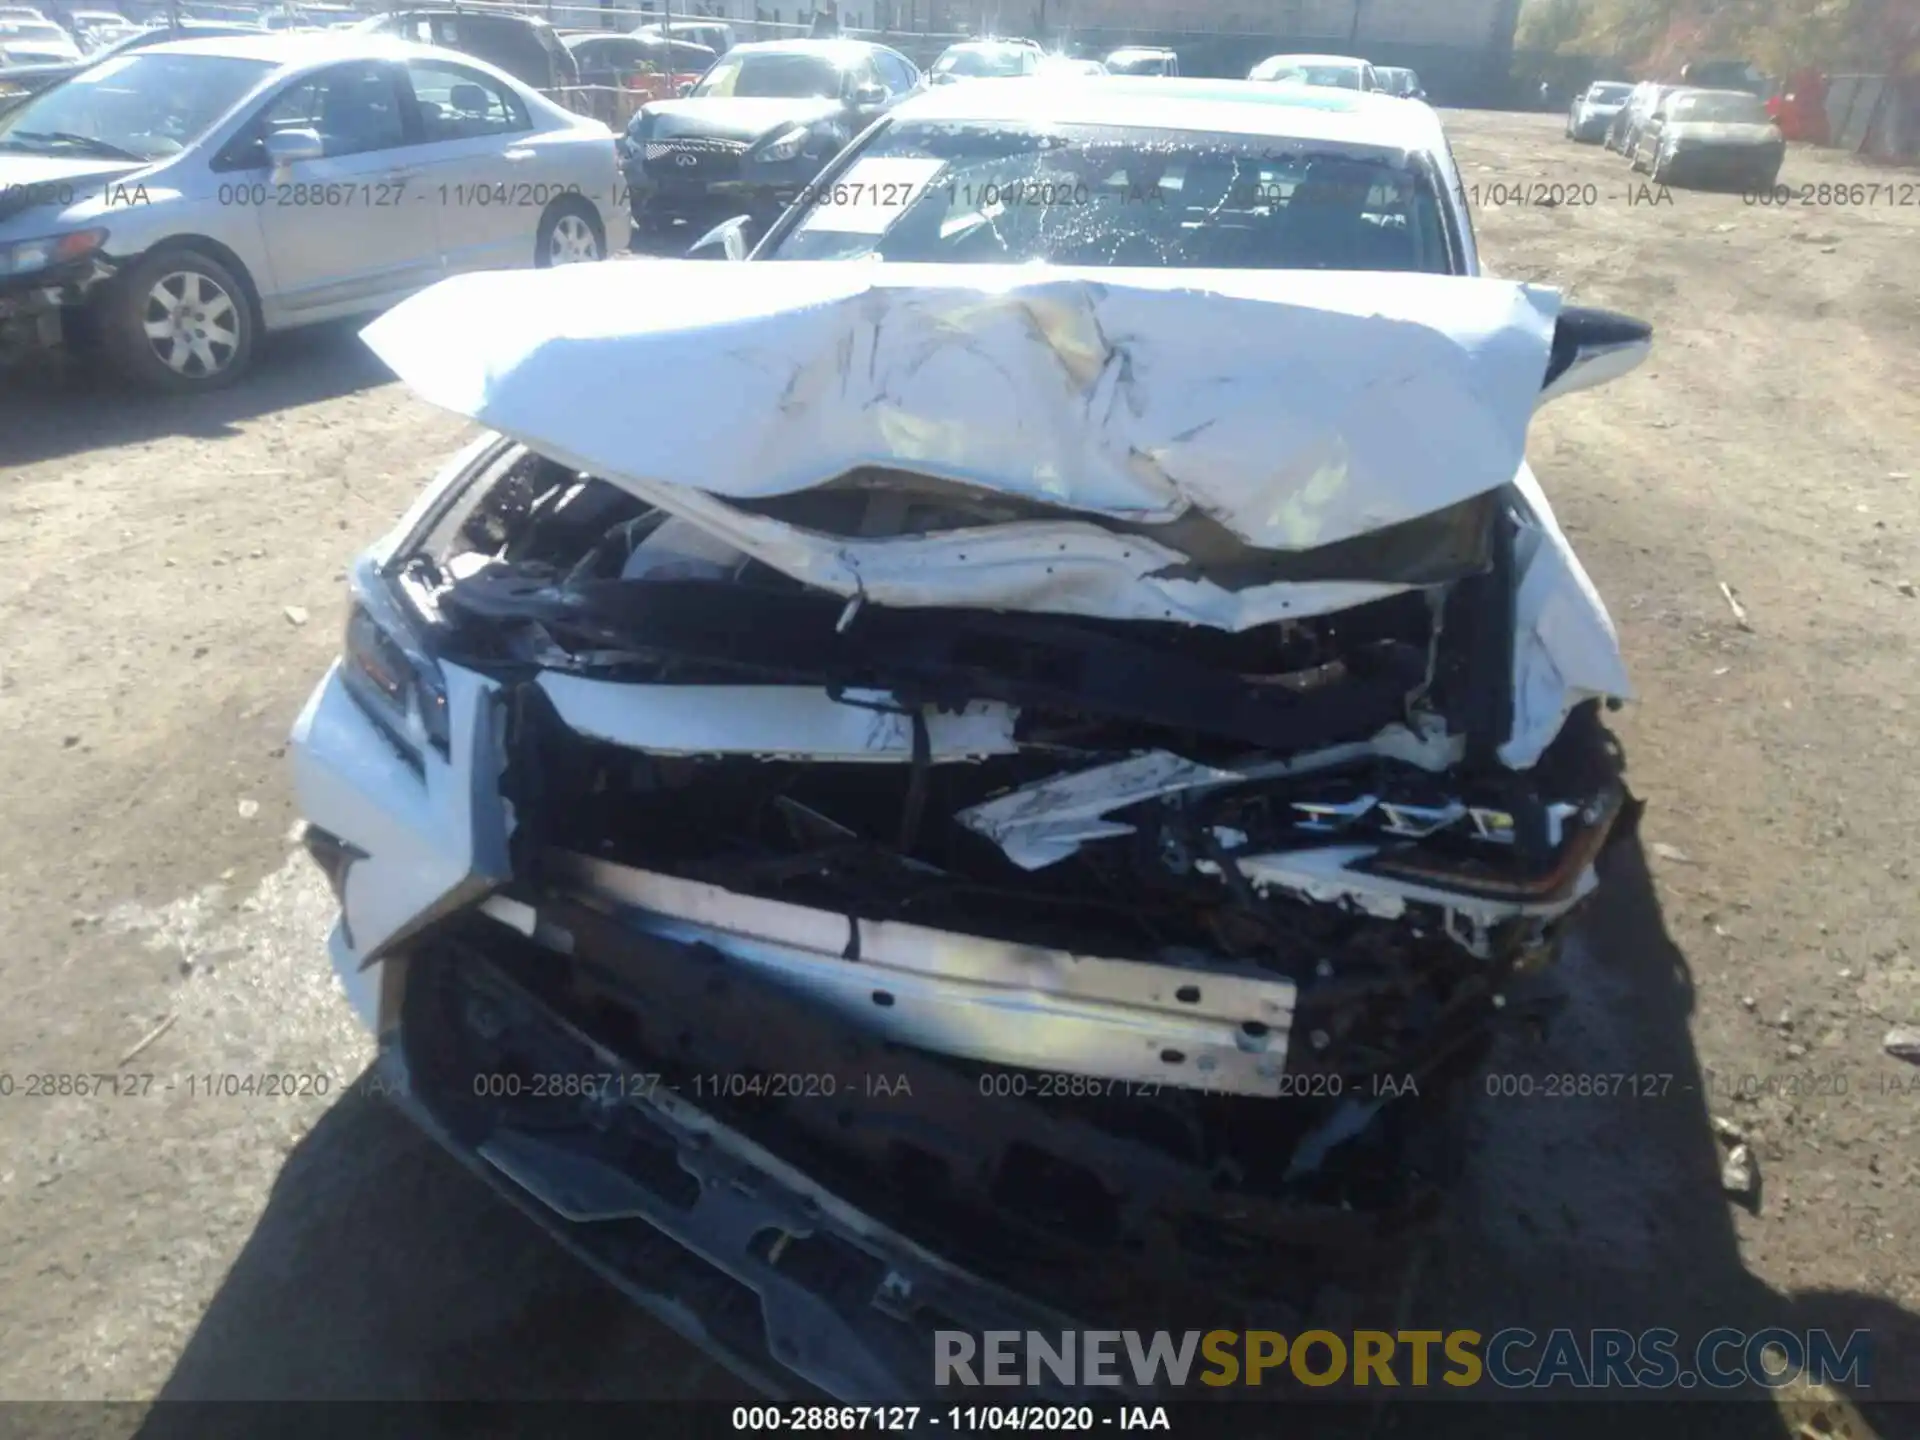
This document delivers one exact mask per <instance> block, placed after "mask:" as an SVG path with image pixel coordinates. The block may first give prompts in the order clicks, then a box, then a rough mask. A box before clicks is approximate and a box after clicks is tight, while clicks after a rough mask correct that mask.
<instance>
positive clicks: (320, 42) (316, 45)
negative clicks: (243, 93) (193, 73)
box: [143, 30, 484, 67]
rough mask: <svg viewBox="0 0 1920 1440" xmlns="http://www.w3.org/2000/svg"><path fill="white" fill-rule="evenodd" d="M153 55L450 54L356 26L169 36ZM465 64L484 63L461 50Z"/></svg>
mask: <svg viewBox="0 0 1920 1440" xmlns="http://www.w3.org/2000/svg"><path fill="white" fill-rule="evenodd" d="M143 53H146V54H150V55H217V56H221V57H223V58H225V59H230V60H264V61H266V62H267V63H268V64H270V65H280V66H294V67H297V66H304V65H332V64H337V63H338V62H340V61H342V60H404V59H411V58H413V57H415V56H419V55H426V54H433V55H445V54H446V53H447V52H446V51H445V50H443V49H442V48H440V47H439V46H435V45H419V44H416V43H414V42H413V41H411V40H403V39H401V38H400V37H399V36H397V35H380V34H372V33H368V32H365V31H353V30H262V31H259V32H258V33H256V34H248V35H220V36H208V37H206V38H203V39H198V40H169V41H167V42H166V43H165V44H163V45H149V46H148V47H147V48H146V50H145V51H144V52H143ZM461 59H462V61H463V62H469V61H471V62H474V63H478V64H484V62H481V61H477V60H475V57H474V56H471V55H467V54H465V53H464V52H462V54H461Z"/></svg>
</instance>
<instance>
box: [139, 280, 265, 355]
mask: <svg viewBox="0 0 1920 1440" xmlns="http://www.w3.org/2000/svg"><path fill="white" fill-rule="evenodd" d="M140 322H141V323H140V328H141V329H142V330H144V331H146V334H147V343H148V344H149V345H151V346H153V353H154V354H155V355H157V356H159V358H160V363H161V364H162V365H165V366H166V367H167V368H168V369H169V370H171V371H173V372H174V373H175V374H176V375H184V376H186V377H188V378H189V379H192V380H205V379H207V378H208V377H210V376H213V375H218V374H219V373H220V372H221V371H222V370H224V369H226V368H227V366H229V365H231V364H232V363H233V357H234V356H235V355H236V354H238V353H239V350H240V311H239V307H238V304H237V302H236V301H235V299H234V297H233V296H231V295H229V294H228V293H227V292H226V290H225V289H224V288H222V287H221V285H220V284H219V282H218V281H216V280H214V279H213V277H212V276H210V275H202V274H201V273H200V272H199V271H198V270H175V271H172V272H170V273H169V274H166V275H162V276H161V277H160V278H159V279H158V280H157V281H155V282H154V286H153V288H152V289H151V290H149V291H147V303H146V305H145V307H144V309H143V311H142V313H141V316H140Z"/></svg>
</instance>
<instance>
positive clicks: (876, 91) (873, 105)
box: [853, 85, 887, 110]
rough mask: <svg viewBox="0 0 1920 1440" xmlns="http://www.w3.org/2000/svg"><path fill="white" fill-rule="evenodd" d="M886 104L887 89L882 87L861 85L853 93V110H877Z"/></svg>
mask: <svg viewBox="0 0 1920 1440" xmlns="http://www.w3.org/2000/svg"><path fill="white" fill-rule="evenodd" d="M886 103H887V87H886V86H884V85H862V86H861V87H860V88H859V89H857V90H855V91H854V92H853V108H854V109H856V110H878V109H879V108H880V107H881V106H882V105H884V104H886Z"/></svg>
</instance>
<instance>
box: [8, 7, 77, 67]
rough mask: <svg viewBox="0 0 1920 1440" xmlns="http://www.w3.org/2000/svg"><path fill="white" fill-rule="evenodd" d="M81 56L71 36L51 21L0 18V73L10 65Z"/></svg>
mask: <svg viewBox="0 0 1920 1440" xmlns="http://www.w3.org/2000/svg"><path fill="white" fill-rule="evenodd" d="M81 58H82V52H81V49H80V46H79V45H78V44H77V43H75V41H74V38H73V37H72V36H71V35H69V34H67V32H66V31H64V30H62V29H61V28H60V27H59V26H58V25H56V24H54V23H53V22H52V21H51V20H0V73H4V72H5V70H6V69H7V68H8V67H11V66H14V65H64V64H69V63H77V62H78V61H79V60H80V59H81Z"/></svg>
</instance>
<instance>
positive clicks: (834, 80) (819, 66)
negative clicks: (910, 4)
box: [621, 40, 923, 233]
mask: <svg viewBox="0 0 1920 1440" xmlns="http://www.w3.org/2000/svg"><path fill="white" fill-rule="evenodd" d="M922 83H923V82H922V79H921V75H920V71H919V69H918V68H917V67H916V66H915V65H914V63H913V62H912V61H911V60H909V59H907V57H906V56H904V55H902V54H900V53H899V52H898V51H895V50H890V49H888V48H887V47H886V46H884V45H873V44H869V43H867V42H866V41H862V40H771V41H762V42H758V43H754V44H748V45H736V46H734V47H733V49H731V50H729V51H728V52H727V53H726V54H725V55H722V56H721V57H720V59H719V60H718V61H717V62H715V64H714V66H713V68H712V69H711V70H709V71H707V73H706V74H705V75H704V76H702V77H701V79H700V82H699V83H698V84H697V85H695V86H694V87H693V89H692V90H691V91H690V92H689V93H688V94H687V96H686V97H685V98H684V99H680V100H663V101H657V102H649V103H648V104H646V105H645V106H643V107H641V109H640V112H639V113H638V114H636V115H635V116H634V117H633V121H632V123H631V124H630V125H628V127H627V133H626V137H625V140H624V142H623V144H622V148H621V155H622V164H623V166H624V167H625V173H626V177H627V185H628V187H629V191H630V193H631V195H632V197H633V218H634V223H635V224H636V225H638V226H640V227H641V228H642V229H643V230H646V231H650V232H654V233H658V232H660V231H663V230H666V229H668V228H670V227H672V226H673V225H675V224H676V223H678V222H681V221H690V222H696V223H701V224H712V223H713V222H714V221H715V220H719V219H723V218H725V217H726V216H729V215H734V214H738V213H740V212H743V211H744V212H746V213H748V214H751V215H752V216H754V217H755V220H756V223H759V224H765V223H769V222H771V221H772V220H773V219H774V218H775V217H776V216H778V215H779V214H780V212H781V211H782V210H783V209H785V208H786V206H787V205H788V204H789V203H791V202H792V201H793V199H794V198H795V197H796V196H797V195H799V193H800V192H801V190H802V188H803V187H805V186H806V185H807V184H808V182H810V181H811V180H812V179H813V177H814V176H815V175H817V174H818V173H819V172H820V168H821V167H822V166H823V165H825V164H826V163H827V162H828V161H829V160H831V159H832V158H833V157H834V155H835V153H837V152H838V151H839V149H840V147H841V146H842V145H844V144H846V143H847V141H848V140H849V139H851V138H852V137H853V136H854V135H855V134H857V133H858V132H859V131H860V130H862V129H864V128H865V127H866V126H867V125H868V124H870V123H872V121H873V120H874V119H875V118H877V117H878V116H880V115H883V114H885V113H886V111H887V110H889V109H890V108H892V107H893V106H894V105H896V104H898V103H899V102H900V101H901V100H904V99H905V98H906V97H907V96H909V95H911V94H913V93H914V92H915V91H916V90H918V89H919V88H920V87H921V85H922Z"/></svg>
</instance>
